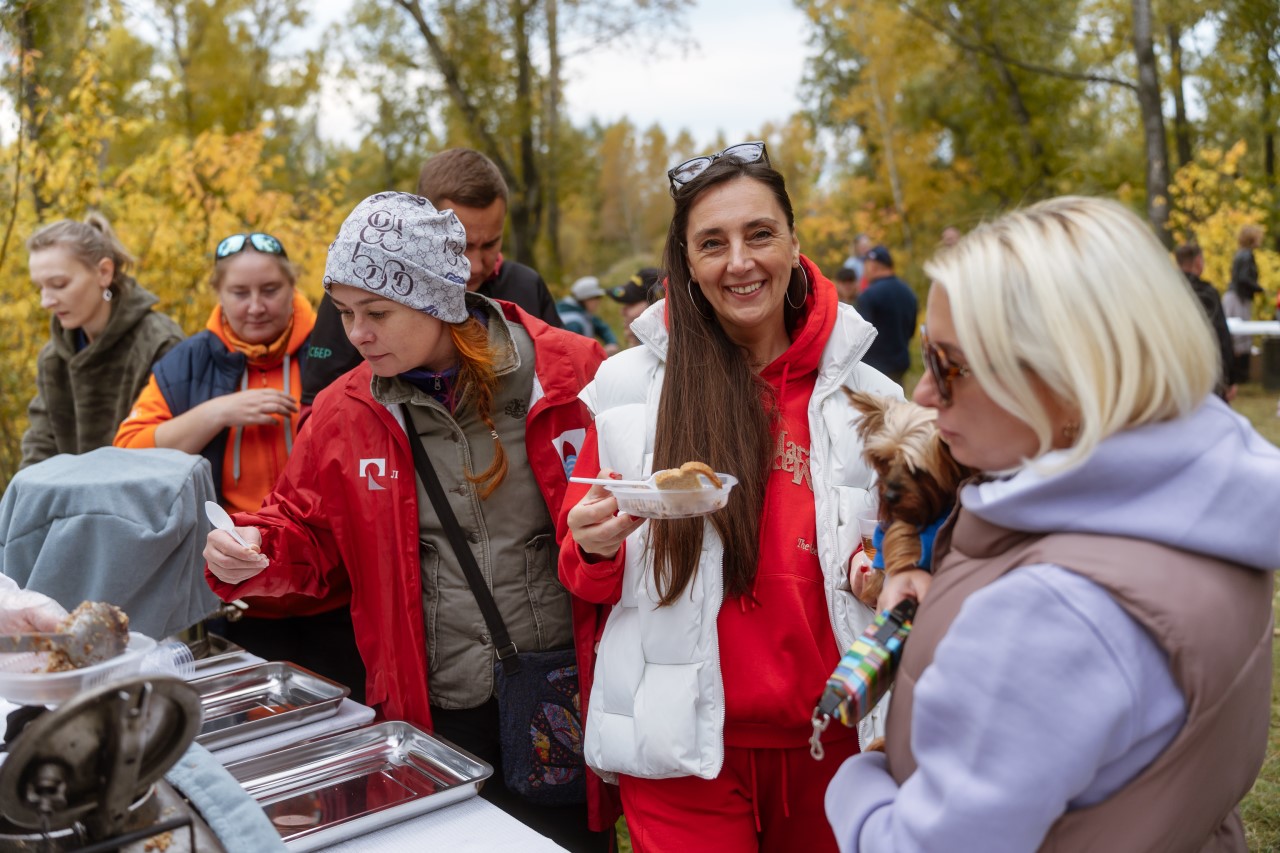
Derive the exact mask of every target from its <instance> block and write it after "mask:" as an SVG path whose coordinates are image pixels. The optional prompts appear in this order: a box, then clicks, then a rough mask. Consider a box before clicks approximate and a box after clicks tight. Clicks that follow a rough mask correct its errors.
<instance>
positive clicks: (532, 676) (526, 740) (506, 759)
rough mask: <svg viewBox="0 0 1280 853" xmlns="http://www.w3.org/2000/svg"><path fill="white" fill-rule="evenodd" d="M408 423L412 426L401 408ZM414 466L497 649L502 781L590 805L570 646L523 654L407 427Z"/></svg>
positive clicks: (542, 797) (557, 802)
mask: <svg viewBox="0 0 1280 853" xmlns="http://www.w3.org/2000/svg"><path fill="white" fill-rule="evenodd" d="M401 411H402V412H403V414H404V422H405V423H406V424H412V423H413V419H412V417H411V416H410V414H409V408H408V407H407V406H402V408H401ZM409 433H410V434H409V447H410V449H411V450H412V451H413V466H414V468H416V469H417V471H418V478H419V479H420V480H421V481H422V487H423V489H424V490H425V491H426V493H427V497H429V498H430V499H431V505H432V506H433V507H435V510H436V517H437V519H438V520H439V521H440V524H441V526H442V527H444V532H445V535H446V536H447V537H448V538H449V544H451V545H452V546H453V550H454V553H455V554H457V557H458V564H459V565H460V566H461V567H462V573H463V575H465V576H466V578H467V584H468V586H470V587H471V593H472V594H473V595H474V596H475V597H476V604H477V605H479V607H480V614H481V615H482V616H483V617H484V622H485V625H486V626H487V627H488V629H489V635H490V636H491V637H493V646H494V648H495V649H497V651H498V662H497V663H495V664H494V679H495V681H494V683H495V689H496V691H497V694H498V728H499V730H500V731H499V744H500V746H501V749H502V778H503V781H504V782H505V783H506V785H507V787H508V788H510V789H511V790H512V791H515V792H516V793H517V794H520V795H521V796H522V797H524V798H525V799H527V800H529V801H530V802H533V803H538V804H540V805H547V806H566V805H572V804H575V803H583V802H586V799H587V766H586V762H585V761H584V759H583V757H582V697H581V690H580V688H579V686H578V660H577V657H576V656H575V655H574V652H573V649H558V650H554V649H553V650H551V651H546V652H520V651H518V650H517V649H516V645H515V643H513V642H511V636H510V635H509V634H508V633H507V626H506V624H505V623H504V622H503V621H502V615H501V614H500V613H499V612H498V605H497V602H495V601H494V600H493V594H492V593H490V592H489V587H488V586H486V585H485V582H484V575H482V574H481V573H480V567H479V566H478V565H476V558H475V555H474V554H472V553H471V546H470V545H469V544H468V543H467V540H466V535H465V534H464V533H463V532H462V527H461V526H460V525H459V524H458V519H457V517H456V516H454V514H453V510H452V509H450V507H449V501H448V499H447V498H445V495H444V488H443V487H442V486H441V485H440V478H439V476H438V475H437V474H436V472H435V468H433V467H432V466H431V459H430V458H429V457H428V456H427V452H426V450H425V449H424V448H423V446H422V442H421V441H419V440H418V438H417V436H415V435H414V434H413V430H412V429H410V430H409Z"/></svg>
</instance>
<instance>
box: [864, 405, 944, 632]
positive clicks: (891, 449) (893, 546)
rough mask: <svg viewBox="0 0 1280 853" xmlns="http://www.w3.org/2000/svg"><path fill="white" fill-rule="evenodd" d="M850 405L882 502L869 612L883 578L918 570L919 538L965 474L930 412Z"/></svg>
mask: <svg viewBox="0 0 1280 853" xmlns="http://www.w3.org/2000/svg"><path fill="white" fill-rule="evenodd" d="M845 393H846V394H848V395H849V402H851V403H852V404H853V407H854V408H855V409H857V410H858V411H859V412H861V413H862V418H861V419H860V420H859V421H858V423H857V426H856V430H857V433H858V437H859V438H861V439H862V456H863V458H864V459H866V460H867V463H868V464H870V465H871V467H872V468H873V469H874V470H875V472H876V490H877V491H878V493H879V496H880V529H881V530H883V531H884V540H883V542H882V543H881V546H880V551H881V554H882V555H883V562H884V566H885V571H884V572H876V571H873V572H871V577H870V578H869V579H868V581H867V582H866V583H865V584H864V585H863V589H862V594H861V596H860V598H861V600H862V602H863V603H864V604H866V605H867V606H868V607H870V608H872V609H873V610H874V609H875V607H876V599H877V598H879V597H880V590H881V589H882V588H883V586H884V578H885V577H886V576H887V575H891V574H895V573H897V572H902V571H907V570H909V569H915V568H925V569H928V568H929V567H928V566H927V565H925V566H921V565H920V561H921V557H922V555H923V551H924V547H923V545H922V543H921V534H922V533H926V535H930V536H931V534H932V531H933V530H934V529H936V526H937V523H938V522H939V521H940V520H941V519H942V518H943V517H944V516H945V514H946V513H948V512H949V511H950V509H951V507H952V505H953V504H954V503H955V500H956V491H957V489H958V488H959V486H960V481H961V480H963V479H964V478H965V477H967V476H968V475H969V473H970V472H969V469H967V468H965V467H964V466H963V465H961V464H960V463H958V462H956V460H955V459H954V458H952V456H951V452H950V451H949V450H948V449H947V445H946V443H945V442H943V441H942V438H941V436H939V434H938V428H937V425H936V424H935V418H936V415H935V413H934V411H933V410H932V409H926V408H924V407H923V406H918V405H916V404H915V403H912V402H911V401H909V400H908V401H900V400H891V399H889V398H888V397H878V396H875V395H872V394H867V393H865V392H862V391H850V390H848V389H847V388H846V389H845Z"/></svg>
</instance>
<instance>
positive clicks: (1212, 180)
mask: <svg viewBox="0 0 1280 853" xmlns="http://www.w3.org/2000/svg"><path fill="white" fill-rule="evenodd" d="M1247 152H1248V148H1247V146H1246V144H1245V143H1244V141H1243V140H1241V141H1240V142H1237V143H1236V144H1235V145H1233V146H1232V147H1231V148H1230V149H1229V150H1227V151H1222V150H1219V149H1215V148H1208V149H1204V150H1201V151H1199V152H1197V154H1196V156H1195V159H1194V160H1193V161H1192V162H1191V163H1188V164H1187V165H1186V166H1183V167H1182V168H1181V169H1179V170H1178V172H1177V174H1175V175H1174V177H1173V182H1172V184H1171V185H1170V187H1169V193H1170V195H1171V196H1172V197H1173V208H1172V210H1171V211H1170V213H1169V229H1170V231H1171V232H1172V233H1173V235H1174V239H1175V240H1177V241H1178V242H1179V243H1184V242H1190V241H1194V242H1195V243H1197V244H1198V245H1199V246H1200V249H1201V251H1203V252H1204V278H1205V280H1206V281H1209V282H1212V283H1213V284H1214V285H1215V286H1217V288H1218V289H1219V290H1225V289H1226V287H1227V285H1228V284H1229V283H1230V279H1231V259H1232V257H1233V256H1234V255H1235V253H1236V248H1237V242H1236V239H1237V237H1238V235H1239V234H1240V229H1241V227H1243V226H1245V225H1249V224H1261V223H1262V222H1264V221H1266V217H1267V211H1268V210H1269V209H1270V208H1271V205H1272V203H1273V201H1272V198H1271V193H1270V192H1268V191H1267V189H1266V188H1265V187H1262V186H1258V185H1256V184H1255V183H1254V182H1253V181H1251V180H1249V178H1248V177H1247V176H1246V175H1245V174H1243V173H1242V172H1241V168H1242V165H1241V164H1242V163H1243V161H1244V157H1245V154H1246V153H1247ZM1254 257H1255V258H1256V259H1257V262H1258V280H1259V282H1260V283H1261V284H1262V286H1263V288H1264V289H1265V291H1266V295H1265V296H1264V298H1263V299H1262V300H1261V301H1260V302H1255V303H1254V310H1255V311H1257V312H1258V314H1257V316H1258V317H1259V318H1261V319H1268V320H1269V319H1271V317H1272V316H1273V313H1274V311H1275V305H1276V294H1277V292H1278V291H1280V253H1277V252H1275V251H1274V250H1270V249H1257V250H1255V251H1254Z"/></svg>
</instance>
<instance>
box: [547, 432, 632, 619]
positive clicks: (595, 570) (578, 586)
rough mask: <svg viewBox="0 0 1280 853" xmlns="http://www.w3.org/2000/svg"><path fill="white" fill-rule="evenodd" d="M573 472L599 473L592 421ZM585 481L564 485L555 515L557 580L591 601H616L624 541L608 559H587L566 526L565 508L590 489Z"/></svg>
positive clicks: (581, 475)
mask: <svg viewBox="0 0 1280 853" xmlns="http://www.w3.org/2000/svg"><path fill="white" fill-rule="evenodd" d="M573 473H574V475H576V476H578V477H595V476H596V475H597V474H599V473H600V451H599V448H598V446H597V437H596V428H595V424H592V425H591V426H589V427H588V428H587V437H586V438H585V439H584V440H583V442H582V449H581V450H580V451H579V452H578V460H577V462H575V463H574V466H573ZM590 489H591V487H590V486H588V485H586V484H585V483H569V485H568V487H567V488H566V489H565V493H564V502H563V503H561V505H560V516H559V518H557V519H556V529H557V530H558V531H560V566H559V569H560V582H561V583H562V584H564V585H565V588H566V589H568V590H569V592H571V593H573V594H574V595H576V596H578V597H579V598H581V599H584V600H586V601H590V602H593V603H595V604H616V603H617V602H618V599H619V598H621V597H622V563H623V556H624V555H625V554H626V543H625V542H624V543H623V545H622V547H621V548H619V549H618V553H617V554H616V555H615V556H614V558H613V559H612V560H598V561H594V562H588V561H587V559H586V555H585V554H584V553H583V552H582V549H581V548H579V547H578V543H576V542H574V541H573V533H572V532H570V530H569V510H571V509H573V508H574V507H575V506H577V504H578V501H580V500H582V498H583V497H585V496H586V494H587V492H588V491H590Z"/></svg>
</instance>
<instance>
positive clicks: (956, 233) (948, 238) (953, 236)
mask: <svg viewBox="0 0 1280 853" xmlns="http://www.w3.org/2000/svg"><path fill="white" fill-rule="evenodd" d="M960 237H961V234H960V229H959V228H957V227H955V226H954V225H948V226H947V227H946V228H943V229H942V245H943V246H954V245H955V244H956V243H959V242H960Z"/></svg>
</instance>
